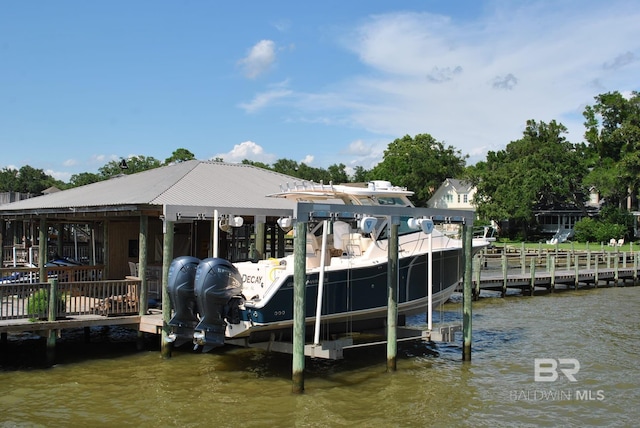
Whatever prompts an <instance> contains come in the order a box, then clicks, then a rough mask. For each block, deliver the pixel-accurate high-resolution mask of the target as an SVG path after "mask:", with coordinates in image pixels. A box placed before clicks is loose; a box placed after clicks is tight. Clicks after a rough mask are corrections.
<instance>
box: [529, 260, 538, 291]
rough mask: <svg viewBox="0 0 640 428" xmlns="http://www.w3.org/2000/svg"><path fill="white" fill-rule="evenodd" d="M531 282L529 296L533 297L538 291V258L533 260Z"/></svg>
mask: <svg viewBox="0 0 640 428" xmlns="http://www.w3.org/2000/svg"><path fill="white" fill-rule="evenodd" d="M530 271H531V282H530V283H529V296H533V294H534V291H535V289H536V258H535V257H533V258H532V259H531V268H530Z"/></svg>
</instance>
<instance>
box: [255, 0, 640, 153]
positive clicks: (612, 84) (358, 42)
mask: <svg viewBox="0 0 640 428" xmlns="http://www.w3.org/2000/svg"><path fill="white" fill-rule="evenodd" d="M488 5H489V6H487V7H488V9H485V10H484V12H483V13H484V14H483V15H482V16H481V17H479V18H478V20H474V21H455V20H452V19H450V18H449V17H446V16H439V15H433V14H428V13H411V12H402V13H389V14H382V15H376V16H371V17H370V18H369V19H368V20H367V21H366V22H364V23H362V24H361V25H359V26H355V29H354V30H353V31H351V32H349V33H348V34H345V35H344V36H343V38H342V40H341V42H342V44H343V45H344V46H345V48H346V49H348V50H349V51H351V52H353V53H354V55H355V56H356V57H357V58H359V60H360V61H361V63H362V65H364V66H365V67H366V69H365V71H364V72H362V73H360V74H358V75H352V76H347V77H346V78H344V79H343V80H342V81H341V82H331V83H330V84H327V85H325V86H326V87H327V88H330V89H331V90H330V91H327V92H316V93H309V92H307V93H304V94H303V93H298V92H295V91H293V92H292V91H287V92H286V95H285V94H283V93H278V92H273V93H272V92H269V93H264V94H260V95H259V96H258V97H256V98H255V99H254V100H253V101H252V102H251V103H249V104H247V105H246V106H245V108H247V110H248V111H249V110H250V109H253V110H255V109H257V108H260V107H262V108H264V107H265V106H267V105H269V104H270V103H271V102H273V100H274V99H279V100H280V102H281V103H287V102H288V103H291V105H292V107H295V109H296V110H297V111H299V112H301V113H300V116H302V115H306V116H307V117H305V118H304V119H300V120H301V121H305V122H310V123H311V122H318V123H320V122H325V123H327V124H336V123H342V124H345V123H346V124H348V125H349V126H350V127H352V128H355V129H362V130H366V131H368V132H370V133H372V134H374V135H379V136H381V137H385V138H386V144H388V143H389V142H390V141H392V140H393V139H395V138H400V137H402V136H403V135H407V134H408V135H412V136H413V135H416V134H421V133H429V134H431V135H432V136H433V137H434V138H435V139H436V140H439V141H442V142H444V144H445V145H450V146H453V147H454V148H456V149H458V150H460V151H461V152H462V154H463V155H465V154H469V155H471V157H470V159H469V162H470V163H474V162H475V161H477V160H480V159H482V158H484V156H485V155H486V152H487V151H488V150H499V149H502V148H504V146H506V144H508V143H509V142H510V141H513V140H516V139H519V138H521V137H522V131H523V129H524V126H525V123H526V121H527V120H528V119H534V120H537V121H544V122H549V121H551V120H556V121H558V122H561V123H563V124H564V125H565V126H566V127H567V128H568V129H569V132H570V133H569V135H568V136H567V137H568V139H569V140H570V141H572V142H575V143H577V142H580V141H582V138H583V133H584V126H583V124H582V122H583V118H582V116H581V113H582V109H583V108H584V106H585V105H587V104H593V102H594V97H595V96H596V95H598V94H600V93H603V92H607V91H616V90H617V91H620V92H624V91H627V90H633V89H635V90H637V89H638V88H637V78H636V76H637V75H638V73H640V61H638V55H640V54H639V52H640V25H637V23H638V22H639V21H640V8H638V7H634V6H633V5H632V4H630V3H626V2H617V1H615V0H614V1H612V2H607V3H601V2H597V1H593V2H591V1H586V2H585V1H580V2H572V1H568V2H562V3H558V2H546V1H541V2H533V3H521V2H497V3H489V4H488ZM491 7H494V9H491ZM386 144H385V146H386ZM363 147H366V143H365V142H364V141H362V142H354V143H352V146H351V148H350V151H346V152H344V154H345V155H347V154H348V155H350V156H352V155H356V156H359V154H358V153H357V151H358V149H362V148H363ZM351 151H353V152H351ZM381 153H382V151H379V152H378V153H377V154H378V156H381ZM360 159H363V158H360ZM345 163H347V162H345Z"/></svg>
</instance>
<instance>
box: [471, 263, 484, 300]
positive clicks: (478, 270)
mask: <svg viewBox="0 0 640 428" xmlns="http://www.w3.org/2000/svg"><path fill="white" fill-rule="evenodd" d="M475 265H476V270H475V274H476V275H475V278H476V286H475V290H474V292H473V300H478V299H479V298H480V282H481V273H482V272H481V271H482V262H481V261H480V260H478V261H477V262H476V263H475Z"/></svg>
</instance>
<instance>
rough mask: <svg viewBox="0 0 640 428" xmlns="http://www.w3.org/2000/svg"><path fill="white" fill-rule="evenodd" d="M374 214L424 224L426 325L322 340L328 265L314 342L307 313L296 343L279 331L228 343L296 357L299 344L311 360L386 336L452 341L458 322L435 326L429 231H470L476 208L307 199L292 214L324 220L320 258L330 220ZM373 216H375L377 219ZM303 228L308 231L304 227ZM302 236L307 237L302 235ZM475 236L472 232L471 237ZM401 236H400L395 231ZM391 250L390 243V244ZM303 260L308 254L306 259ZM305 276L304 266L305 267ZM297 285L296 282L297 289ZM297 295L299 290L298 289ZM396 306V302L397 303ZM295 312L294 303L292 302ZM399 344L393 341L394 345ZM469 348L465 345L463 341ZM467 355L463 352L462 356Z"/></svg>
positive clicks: (378, 342)
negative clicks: (308, 336) (455, 227)
mask: <svg viewBox="0 0 640 428" xmlns="http://www.w3.org/2000/svg"><path fill="white" fill-rule="evenodd" d="M372 216H387V217H388V218H390V219H391V222H390V224H394V223H395V224H399V221H400V217H409V218H410V220H409V223H408V225H409V227H412V228H415V229H419V228H421V229H422V230H423V232H424V233H426V234H427V235H428V236H429V239H428V263H429V270H428V277H427V283H428V284H427V286H428V305H427V306H428V308H427V328H426V329H423V328H418V327H406V326H394V327H395V328H394V331H393V332H391V331H390V330H389V328H387V330H386V332H385V331H381V330H380V329H378V330H369V331H362V332H358V333H359V334H358V339H360V340H357V341H354V336H353V335H347V336H345V337H340V338H336V339H333V340H323V341H320V324H321V316H320V315H321V313H322V287H323V281H324V269H321V271H320V277H319V284H318V287H319V292H318V298H317V302H316V318H315V328H314V339H313V343H306V341H305V337H304V331H305V328H304V315H302V326H301V327H299V329H300V331H302V337H301V338H299V337H296V333H295V331H296V328H295V322H296V320H295V319H294V338H293V343H292V342H290V341H279V340H277V338H276V337H275V335H271V337H270V339H269V340H268V341H265V342H252V343H250V342H249V341H248V339H246V338H241V339H227V340H226V341H225V342H226V343H229V344H233V345H238V346H244V347H255V348H261V349H265V350H269V351H275V352H282V353H291V354H294V358H295V355H296V354H297V353H298V352H299V351H296V347H297V348H298V349H302V350H303V351H302V353H303V355H304V356H308V357H312V358H326V359H342V358H343V355H344V350H345V349H352V348H359V347H366V346H375V345H381V344H385V343H386V344H387V347H388V349H389V345H390V344H389V340H387V338H389V337H391V340H392V341H393V342H400V341H411V340H423V341H434V342H452V341H454V339H455V333H456V332H460V331H463V327H464V326H461V325H460V324H454V325H438V326H437V327H435V328H434V326H433V308H432V287H433V279H432V264H433V254H432V239H431V231H432V230H433V228H434V226H435V225H436V224H460V225H464V226H465V227H466V228H467V230H468V231H470V232H471V231H472V226H473V212H470V211H463V210H442V209H429V208H415V207H383V206H359V205H349V206H345V205H343V204H318V203H304V202H298V204H297V207H296V210H295V212H294V218H295V219H296V221H297V222H298V223H300V224H304V225H306V223H307V222H309V221H311V220H313V221H319V220H321V221H323V224H324V228H323V235H322V244H321V245H322V252H321V257H325V251H324V250H325V248H326V245H327V231H328V225H329V223H330V222H332V221H337V220H344V221H353V220H356V221H358V222H359V224H360V225H361V228H366V227H373V226H367V224H366V223H367V219H370V218H373V217H372ZM374 220H375V219H374ZM300 230H304V229H300ZM303 236H304V235H303ZM471 236H472V234H471V233H469V237H471ZM396 239H397V235H396ZM468 241H469V242H468V243H467V239H463V249H464V247H465V246H469V247H470V246H471V239H468ZM389 249H390V251H391V244H390V246H389ZM464 254H465V282H466V279H467V278H466V277H467V276H468V280H469V289H470V288H471V286H470V284H471V282H470V281H471V260H470V257H469V260H466V259H467V258H468V257H467V254H471V248H469V249H468V250H467V251H465V253H464ZM393 256H395V257H396V258H397V256H398V254H397V248H396V254H395V255H393V254H390V257H393ZM302 260H303V262H304V256H303V258H302ZM324 265H325V264H324V260H322V261H321V263H320V266H324ZM297 268H298V263H297V262H296V269H297ZM304 272H305V275H306V269H305V271H304ZM295 287H296V285H294V288H295ZM301 288H302V289H304V284H302V287H301ZM294 293H295V292H294ZM464 300H465V307H466V306H467V304H466V300H468V301H469V303H468V306H469V315H468V316H467V314H465V316H464V317H463V321H465V320H467V319H468V320H469V321H468V322H469V324H470V318H471V317H470V301H471V297H469V298H468V299H464ZM396 306H397V302H396ZM389 309H390V310H395V313H396V316H397V307H396V308H391V307H390V308H389ZM294 312H295V305H294ZM466 336H467V335H466V334H465V340H464V342H465V344H467V342H468V345H469V346H468V348H469V350H468V351H466V353H467V354H468V355H469V356H470V343H471V341H470V325H469V333H468V340H467V337H466ZM296 341H302V343H303V346H300V345H301V344H300V343H298V345H297V346H296ZM394 346H395V343H394ZM465 349H466V345H465ZM463 359H465V358H464V356H463Z"/></svg>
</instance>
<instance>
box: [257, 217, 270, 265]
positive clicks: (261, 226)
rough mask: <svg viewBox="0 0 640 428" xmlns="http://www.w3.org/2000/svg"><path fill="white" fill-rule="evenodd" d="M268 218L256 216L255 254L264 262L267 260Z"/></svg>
mask: <svg viewBox="0 0 640 428" xmlns="http://www.w3.org/2000/svg"><path fill="white" fill-rule="evenodd" d="M266 221H267V218H266V217H265V216H256V217H255V219H254V222H255V234H256V235H255V236H256V238H255V243H256V252H257V254H254V256H255V258H256V259H257V260H263V259H264V258H265V252H266V248H267V245H266V240H265V238H266V233H265V231H266V229H267V223H266Z"/></svg>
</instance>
